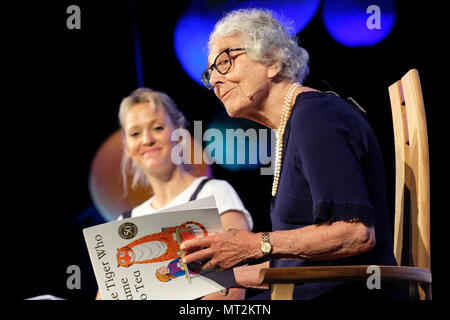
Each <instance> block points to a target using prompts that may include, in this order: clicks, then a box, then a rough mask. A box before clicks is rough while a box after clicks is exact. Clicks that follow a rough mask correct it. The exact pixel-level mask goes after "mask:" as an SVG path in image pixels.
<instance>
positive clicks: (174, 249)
mask: <svg viewBox="0 0 450 320" xmlns="http://www.w3.org/2000/svg"><path fill="white" fill-rule="evenodd" d="M177 229H178V234H179V236H180V240H181V242H183V241H186V240H189V239H193V238H195V237H205V236H207V235H208V230H207V229H206V228H205V227H204V226H203V225H202V224H200V223H198V222H195V221H187V222H184V223H182V224H181V225H179V226H175V227H168V228H163V230H162V232H159V233H152V234H149V235H146V236H143V237H141V238H139V239H136V240H134V241H133V242H131V243H129V244H128V245H126V246H124V247H122V248H117V254H116V257H117V263H118V267H126V268H128V267H130V266H132V265H133V264H135V263H153V262H162V261H167V260H173V259H175V258H177V257H179V256H180V253H181V251H180V247H179V244H178V241H177ZM181 242H180V244H181ZM186 254H188V252H186Z"/></svg>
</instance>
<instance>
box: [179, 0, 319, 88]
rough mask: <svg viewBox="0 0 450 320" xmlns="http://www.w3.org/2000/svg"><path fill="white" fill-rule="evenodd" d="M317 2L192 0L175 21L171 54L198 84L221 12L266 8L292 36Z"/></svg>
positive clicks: (316, 6)
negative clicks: (285, 22)
mask: <svg viewBox="0 0 450 320" xmlns="http://www.w3.org/2000/svg"><path fill="white" fill-rule="evenodd" d="M319 5H320V0H278V1H276V0H273V1H271V0H270V1H269V0H268V1H216V2H215V5H212V4H211V5H210V4H209V3H208V1H206V0H194V1H192V2H191V3H190V5H189V6H188V8H187V9H186V12H185V13H184V14H183V16H182V17H181V18H180V19H179V21H178V23H177V25H176V26H175V31H174V37H173V40H174V48H175V54H176V56H177V58H178V61H179V62H180V64H181V66H182V67H183V69H184V71H185V72H186V73H187V74H188V75H189V76H190V77H191V78H192V79H193V80H194V81H196V82H197V83H198V84H200V85H202V86H203V84H202V83H201V81H200V78H201V75H202V72H203V70H204V69H205V68H206V67H207V56H208V47H207V45H208V40H209V34H210V33H211V31H212V30H213V28H214V25H215V23H216V22H217V21H218V20H219V19H220V18H221V17H222V16H223V15H224V13H226V12H228V11H231V10H235V9H241V8H267V9H270V10H273V11H275V12H276V13H277V14H278V15H279V16H281V17H282V18H283V19H285V20H288V21H293V22H294V25H293V26H292V28H293V29H294V31H295V33H298V32H300V31H301V30H302V29H303V28H304V27H305V26H306V25H307V24H308V23H309V22H310V21H311V19H312V18H313V17H314V15H315V14H316V12H317V10H318V8H319Z"/></svg>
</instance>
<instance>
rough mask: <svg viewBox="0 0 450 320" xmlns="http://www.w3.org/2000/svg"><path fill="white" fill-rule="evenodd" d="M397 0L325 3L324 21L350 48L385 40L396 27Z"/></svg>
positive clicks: (329, 1) (327, 27)
mask: <svg viewBox="0 0 450 320" xmlns="http://www.w3.org/2000/svg"><path fill="white" fill-rule="evenodd" d="M395 17H396V14H395V5H394V1H393V0H325V1H324V3H323V7H322V19H323V23H324V25H325V28H326V29H327V31H328V33H329V34H330V35H331V36H332V37H333V38H334V39H335V40H336V41H338V42H339V43H341V44H343V45H345V46H348V47H367V46H372V45H375V44H377V43H379V42H380V41H382V40H383V39H384V38H386V36H387V35H388V34H389V33H390V32H391V30H392V28H393V27H394V24H395Z"/></svg>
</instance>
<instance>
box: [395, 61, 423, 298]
mask: <svg viewBox="0 0 450 320" xmlns="http://www.w3.org/2000/svg"><path fill="white" fill-rule="evenodd" d="M389 96H390V101H391V108H392V120H393V126H394V140H395V163H396V170H395V171H396V177H395V184H396V185H395V222H394V254H395V258H396V260H397V263H398V264H399V265H403V266H414V267H419V268H426V269H430V178H429V177H430V175H429V170H430V168H429V153H428V134H427V122H426V117H425V108H424V102H423V96H422V88H421V85H420V79H419V73H418V71H417V70H416V69H412V70H410V71H408V72H407V73H406V74H405V75H404V76H403V77H402V78H401V80H399V81H397V82H395V83H394V84H392V85H391V86H389ZM428 291H429V292H423V290H419V294H420V297H421V298H422V299H424V298H430V297H431V286H430V288H429V289H428Z"/></svg>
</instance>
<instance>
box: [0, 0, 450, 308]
mask: <svg viewBox="0 0 450 320" xmlns="http://www.w3.org/2000/svg"><path fill="white" fill-rule="evenodd" d="M71 4H76V5H78V6H80V8H81V30H68V29H67V28H66V19H67V17H68V16H69V15H68V14H67V13H66V8H67V7H68V6H69V5H71ZM135 5H136V18H135V19H134V20H133V18H132V17H133V14H132V2H131V1H120V2H118V3H116V2H106V1H95V2H94V1H90V2H88V1H70V2H69V1H58V2H56V1H55V2H47V1H39V2H12V1H9V2H2V4H1V5H0V6H1V13H0V18H1V21H0V22H1V34H2V36H1V44H2V48H1V51H2V53H1V54H2V59H1V61H2V62H1V71H0V72H1V77H2V85H1V88H2V92H1V98H2V99H1V100H0V101H1V102H2V103H1V104H2V108H1V124H2V125H1V128H2V140H3V141H4V142H5V144H4V147H3V156H2V159H3V160H2V161H5V163H4V164H3V174H2V180H3V190H4V191H3V192H2V195H3V197H2V200H3V201H2V202H3V204H4V205H3V210H2V214H3V215H2V217H3V230H4V232H3V236H2V239H3V241H4V243H3V245H4V251H3V269H6V271H4V272H6V273H4V277H5V278H6V279H7V280H8V281H11V285H9V288H11V289H10V294H9V296H10V297H11V298H13V299H24V298H28V297H32V296H35V295H41V294H46V293H49V294H53V295H55V296H60V297H63V298H67V299H71V300H88V299H93V298H94V296H95V293H96V284H95V279H94V275H93V271H92V268H91V266H90V262H89V258H88V255H87V250H86V247H85V243H84V239H83V237H82V232H81V230H82V229H83V228H85V227H88V226H92V225H94V224H97V223H100V222H103V220H102V218H101V217H100V216H99V215H98V213H97V212H96V210H95V208H94V207H93V203H92V200H91V198H90V194H89V190H88V176H89V170H90V164H91V161H92V159H93V157H94V155H95V153H96V151H97V149H98V148H99V146H100V145H101V144H102V143H103V141H104V140H105V139H106V138H107V137H108V136H109V135H110V134H111V133H113V132H114V131H115V130H117V129H118V121H117V111H118V106H119V103H120V101H121V99H122V98H123V97H124V96H126V95H128V94H129V93H130V92H131V91H132V90H134V89H135V88H136V87H137V85H138V83H137V75H136V66H135V57H134V47H133V46H134V43H133V21H134V22H135V23H137V26H138V30H139V35H140V42H141V50H142V51H141V53H142V62H143V72H144V84H145V86H147V87H150V88H153V89H156V90H161V91H165V92H166V93H168V94H169V95H170V96H171V97H172V98H173V99H174V100H175V102H176V103H177V104H178V106H179V107H180V109H181V110H182V111H183V112H184V113H185V115H186V116H187V118H188V119H189V120H190V121H191V122H193V121H194V120H203V121H204V123H208V121H209V120H211V119H212V118H213V117H214V116H215V115H216V114H218V113H219V112H221V109H222V106H221V104H220V103H219V101H218V100H217V99H216V97H215V96H214V94H213V93H212V92H208V91H207V90H206V89H205V88H203V87H201V86H199V85H198V84H197V83H195V82H194V81H193V80H191V79H190V78H189V77H188V75H187V74H186V73H185V72H184V71H183V69H182V68H181V66H180V64H179V63H178V61H177V59H176V56H175V52H174V49H173V31H174V27H175V24H176V22H177V20H178V18H179V17H180V16H181V15H182V14H183V12H184V10H185V8H186V5H187V2H181V1H180V2H176V3H174V2H170V1H161V3H157V2H155V1H136V2H135ZM442 11H443V10H442V9H440V8H437V7H432V8H430V7H427V6H426V4H422V5H420V6H419V5H417V4H413V3H412V2H410V1H408V2H407V1H401V2H398V3H397V21H396V24H395V27H394V29H393V30H392V31H391V33H390V35H389V36H388V37H387V38H386V39H384V40H383V41H382V42H380V43H378V44H377V45H375V46H372V47H368V48H349V47H345V46H343V45H341V44H339V43H337V42H336V41H335V40H333V39H332V38H331V36H329V34H328V33H327V31H326V30H325V28H324V26H323V23H322V20H321V14H320V9H319V11H318V13H317V14H316V15H315V17H314V19H313V20H312V21H311V22H310V23H309V24H308V25H307V27H305V28H304V29H303V30H302V31H301V33H300V39H301V43H302V46H304V47H305V48H306V49H307V50H308V51H309V53H310V57H311V61H310V69H311V73H310V76H309V77H308V78H307V80H306V81H305V83H304V84H305V85H307V86H311V87H314V88H317V89H320V90H329V88H328V87H327V86H326V85H325V84H324V83H323V82H322V80H325V81H326V82H328V83H329V84H330V85H331V86H332V87H333V89H334V90H335V91H337V92H338V93H339V94H340V95H341V96H343V97H348V96H351V97H353V98H354V99H355V100H356V101H358V102H359V103H360V104H361V105H362V106H363V107H364V108H365V109H366V110H367V114H368V119H369V122H370V123H371V125H372V126H373V127H374V129H375V132H376V134H377V136H378V138H379V142H380V147H381V149H382V152H383V155H384V158H385V165H386V175H387V179H388V183H389V186H388V192H389V197H390V201H391V207H393V187H394V150H393V132H392V119H391V110H390V104H389V96H388V91H387V87H388V86H389V85H390V84H392V83H393V82H395V81H396V80H398V79H400V78H401V76H402V75H403V74H404V73H406V72H407V71H408V70H409V69H411V68H417V69H418V70H419V73H420V76H421V81H422V90H423V94H424V99H425V106H426V113H427V119H428V130H429V131H428V134H429V142H430V163H431V191H432V195H431V215H432V225H431V232H432V238H431V241H432V243H431V246H432V272H433V298H434V299H447V298H449V297H450V295H449V293H448V292H447V290H446V288H447V285H448V280H447V279H446V278H447V275H446V271H447V270H445V268H444V266H445V265H444V261H445V260H446V243H447V237H446V231H447V228H448V217H447V210H446V207H444V205H443V204H444V201H443V200H442V197H443V196H444V190H445V189H446V187H445V184H444V183H443V175H444V170H443V169H444V167H443V156H444V154H443V151H441V150H442V149H443V146H442V145H441V144H442V142H443V141H444V139H443V137H441V134H443V131H444V130H443V118H444V114H443V111H444V108H445V107H446V106H445V105H444V104H443V99H441V98H440V92H442V91H441V90H440V88H438V86H439V84H440V80H439V78H440V77H439V76H440V74H441V73H442V72H443V69H444V67H446V65H445V64H446V62H445V61H446V60H443V59H441V58H440V57H444V56H448V54H442V53H441V52H442V51H443V42H444V41H446V39H448V34H446V33H447V30H446V29H444V20H442V18H441V14H440V13H441V12H442ZM204 128H205V125H204ZM212 170H213V173H214V176H215V177H217V178H223V179H227V180H228V181H229V182H230V183H231V184H232V185H233V186H234V187H235V189H236V190H237V191H238V193H239V195H240V196H241V198H242V199H243V201H244V203H245V205H246V207H247V208H248V209H249V211H250V212H251V213H252V215H253V217H254V221H255V228H254V231H263V230H268V229H270V221H269V211H268V208H269V202H270V191H271V184H272V177H271V176H261V175H259V170H244V171H239V172H238V173H233V172H229V171H226V170H225V169H223V168H221V167H219V166H212ZM392 212H393V210H392ZM69 265H78V266H80V268H81V280H82V281H81V289H80V290H77V289H74V290H69V289H67V287H66V280H67V277H68V276H69V275H68V274H67V273H66V269H67V267H68V266H69Z"/></svg>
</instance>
